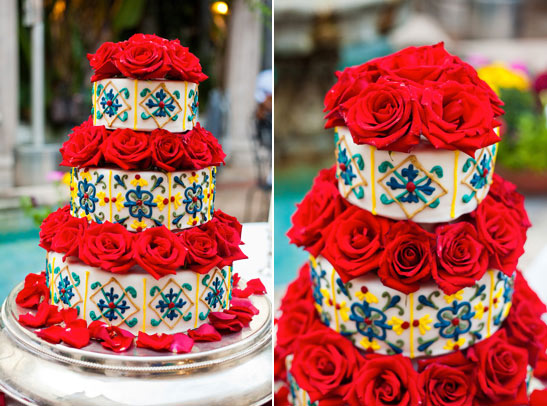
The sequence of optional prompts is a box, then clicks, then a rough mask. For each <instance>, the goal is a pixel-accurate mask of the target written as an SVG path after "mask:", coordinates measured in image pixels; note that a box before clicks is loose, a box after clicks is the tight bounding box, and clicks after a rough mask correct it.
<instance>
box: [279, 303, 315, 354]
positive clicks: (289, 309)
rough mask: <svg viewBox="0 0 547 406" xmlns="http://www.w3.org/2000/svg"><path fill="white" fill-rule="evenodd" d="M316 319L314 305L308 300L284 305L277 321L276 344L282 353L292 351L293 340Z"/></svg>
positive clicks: (306, 330)
mask: <svg viewBox="0 0 547 406" xmlns="http://www.w3.org/2000/svg"><path fill="white" fill-rule="evenodd" d="M318 321H319V318H318V317H317V312H316V310H315V306H314V304H313V302H311V301H310V300H306V299H302V300H299V301H298V302H295V303H293V304H292V305H291V306H286V307H285V308H284V310H283V315H282V316H281V317H280V318H279V321H278V322H277V345H278V346H279V347H280V348H282V349H283V353H285V354H290V353H293V343H294V341H295V340H297V339H298V338H299V337H300V336H303V335H305V334H306V333H307V332H308V331H310V330H311V327H312V325H313V324H315V323H316V322H318Z"/></svg>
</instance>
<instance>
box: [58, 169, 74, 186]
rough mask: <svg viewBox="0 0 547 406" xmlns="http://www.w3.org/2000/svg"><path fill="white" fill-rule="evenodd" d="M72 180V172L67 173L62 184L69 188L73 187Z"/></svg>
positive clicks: (62, 179)
mask: <svg viewBox="0 0 547 406" xmlns="http://www.w3.org/2000/svg"><path fill="white" fill-rule="evenodd" d="M71 180H72V176H71V175H70V172H65V173H64V174H63V177H62V178H61V182H62V183H64V184H65V185H67V186H70V185H71Z"/></svg>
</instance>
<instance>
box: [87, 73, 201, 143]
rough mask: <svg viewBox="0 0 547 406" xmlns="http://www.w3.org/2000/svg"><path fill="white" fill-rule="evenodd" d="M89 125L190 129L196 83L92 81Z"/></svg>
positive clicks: (196, 98)
mask: <svg viewBox="0 0 547 406" xmlns="http://www.w3.org/2000/svg"><path fill="white" fill-rule="evenodd" d="M92 101H93V124H94V125H104V126H105V127H106V128H110V129H114V128H129V129H132V130H136V131H152V130H154V129H156V128H163V129H165V130H168V131H171V132H178V133H180V132H184V131H187V130H191V129H192V128H193V127H194V125H195V123H196V122H197V115H198V105H199V95H198V85H197V83H192V82H183V81H173V80H138V79H129V78H108V79H102V80H98V81H96V82H95V83H94V84H93V94H92Z"/></svg>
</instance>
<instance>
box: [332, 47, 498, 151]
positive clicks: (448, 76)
mask: <svg viewBox="0 0 547 406" xmlns="http://www.w3.org/2000/svg"><path fill="white" fill-rule="evenodd" d="M336 75H337V77H338V81H337V83H335V84H334V86H333V87H332V88H331V89H330V90H329V92H328V93H327V95H326V97H325V111H326V112H328V113H327V115H326V117H325V118H326V119H327V123H326V125H325V127H326V128H331V127H335V126H342V127H343V126H347V127H348V128H349V130H350V132H351V135H352V137H353V139H354V141H355V143H356V144H369V145H372V146H374V147H376V148H378V149H383V150H390V151H399V152H410V151H411V150H412V149H413V148H414V147H415V146H417V145H418V144H421V143H422V144H423V143H425V144H428V143H429V144H432V145H433V146H434V147H435V148H439V149H448V150H460V151H463V152H465V153H466V154H468V155H470V156H473V155H474V152H475V150H477V149H480V148H484V147H486V146H489V145H492V144H494V143H496V142H498V141H499V136H498V135H497V134H496V133H495V131H494V128H496V127H498V126H499V125H500V122H499V121H498V120H497V118H498V117H499V116H501V115H502V114H503V109H502V108H501V106H502V105H503V103H502V101H501V100H500V99H499V98H498V97H497V95H496V94H495V93H494V91H493V90H492V89H491V88H490V87H489V86H488V85H487V84H486V82H484V81H483V80H481V79H480V78H479V76H478V75H477V72H476V71H475V69H474V68H473V67H472V66H471V65H469V64H467V63H465V62H463V61H462V60H461V59H460V58H458V57H457V56H454V55H451V54H449V53H448V52H447V51H446V50H445V49H444V45H443V43H439V44H436V45H432V46H424V47H418V48H417V47H409V48H406V49H403V50H402V51H399V52H397V53H395V54H392V55H388V56H385V57H382V58H377V59H373V60H371V61H369V62H367V63H364V64H362V65H359V66H352V67H349V68H346V69H344V71H342V72H337V73H336Z"/></svg>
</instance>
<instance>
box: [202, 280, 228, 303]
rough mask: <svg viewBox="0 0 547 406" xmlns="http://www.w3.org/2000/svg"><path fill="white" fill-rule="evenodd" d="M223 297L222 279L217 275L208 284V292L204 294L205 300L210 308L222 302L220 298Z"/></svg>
mask: <svg viewBox="0 0 547 406" xmlns="http://www.w3.org/2000/svg"><path fill="white" fill-rule="evenodd" d="M223 297H224V287H223V286H222V281H221V280H220V278H219V277H218V276H217V277H216V278H215V279H214V280H213V282H212V283H211V284H210V285H209V292H207V295H206V296H205V301H206V302H207V304H208V305H209V306H210V307H211V308H213V309H214V308H216V307H217V305H219V304H221V303H222V298H223Z"/></svg>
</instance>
